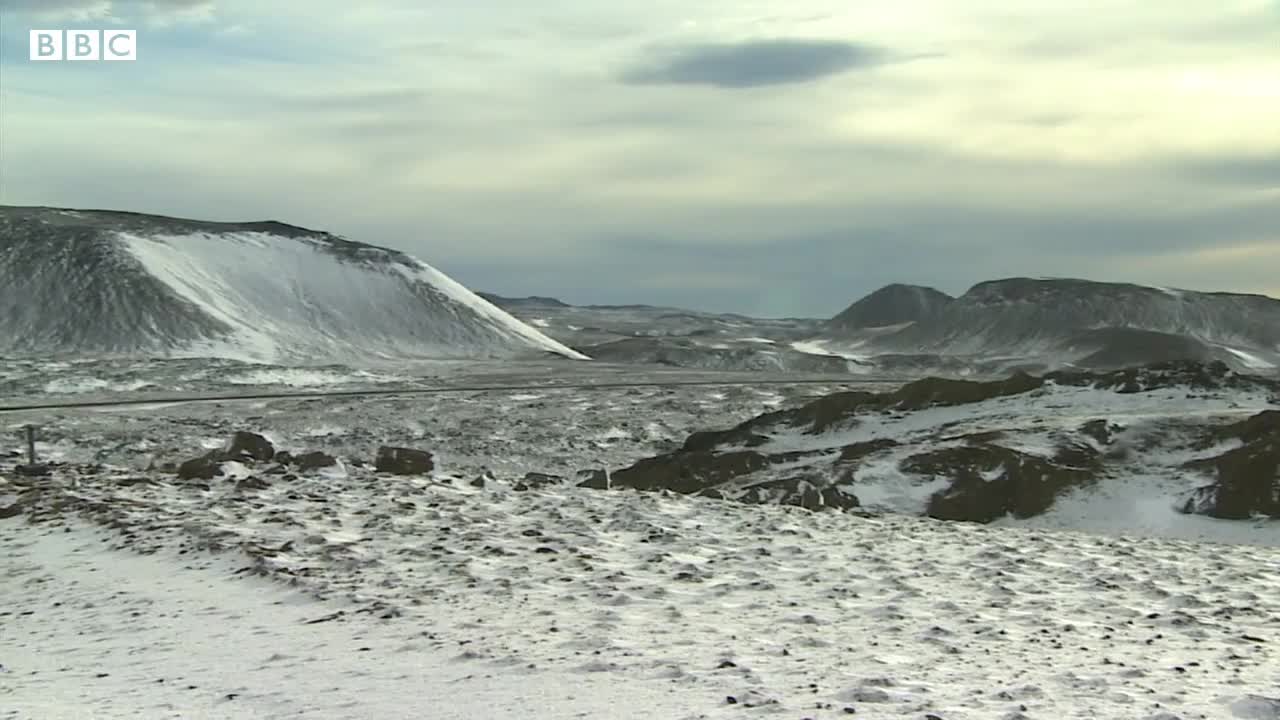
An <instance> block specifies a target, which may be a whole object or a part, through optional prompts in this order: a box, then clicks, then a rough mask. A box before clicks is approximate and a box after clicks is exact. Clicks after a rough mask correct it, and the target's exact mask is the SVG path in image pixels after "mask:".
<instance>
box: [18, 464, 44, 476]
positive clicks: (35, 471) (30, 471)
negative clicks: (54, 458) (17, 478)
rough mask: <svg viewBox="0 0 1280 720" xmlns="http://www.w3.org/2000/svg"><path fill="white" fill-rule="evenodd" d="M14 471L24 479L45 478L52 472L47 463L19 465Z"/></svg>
mask: <svg viewBox="0 0 1280 720" xmlns="http://www.w3.org/2000/svg"><path fill="white" fill-rule="evenodd" d="M13 471H14V472H15V473H17V474H19V475H22V476H23V477H44V476H46V475H48V474H49V473H50V472H51V470H50V468H49V465H48V464H46V463H36V464H34V465H19V466H17V467H15V468H14V469H13Z"/></svg>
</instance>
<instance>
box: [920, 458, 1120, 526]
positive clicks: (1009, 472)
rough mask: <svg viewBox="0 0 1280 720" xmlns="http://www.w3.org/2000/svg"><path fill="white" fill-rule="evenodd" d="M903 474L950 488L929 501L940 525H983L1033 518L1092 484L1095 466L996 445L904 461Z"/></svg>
mask: <svg viewBox="0 0 1280 720" xmlns="http://www.w3.org/2000/svg"><path fill="white" fill-rule="evenodd" d="M900 467H901V469H902V470H903V471H904V472H908V473H912V474H916V475H925V476H930V477H934V478H937V477H943V478H949V479H950V480H951V486H950V487H949V488H947V489H945V490H942V491H939V492H937V493H935V494H934V495H933V497H931V498H930V499H929V505H928V509H927V514H928V516H929V517H933V518H937V519H939V520H961V521H968V522H979V523H988V522H992V521H994V520H998V519H999V518H1002V517H1004V516H1006V515H1013V516H1014V517H1017V518H1029V517H1035V516H1036V515H1039V514H1041V513H1043V512H1045V511H1046V510H1048V509H1049V508H1050V507H1052V506H1053V502H1054V500H1055V499H1056V498H1057V497H1058V495H1059V494H1060V493H1062V492H1063V491H1065V490H1068V489H1071V488H1076V487H1083V486H1085V485H1088V484H1090V483H1092V482H1093V481H1094V480H1095V478H1096V476H1097V470H1096V467H1095V466H1093V465H1090V466H1088V467H1079V466H1077V465H1075V464H1072V463H1067V462H1062V461H1060V460H1057V459H1055V460H1049V459H1046V458H1042V457H1039V456H1036V455H1029V454H1026V453H1021V452H1018V451H1016V450H1010V449H1008V448H1003V447H999V446H996V445H970V446H962V447H951V448H944V449H941V450H935V451H932V452H927V453H923V454H920V455H915V456H912V457H910V458H907V459H906V460H904V461H903V462H902V463H901V466H900Z"/></svg>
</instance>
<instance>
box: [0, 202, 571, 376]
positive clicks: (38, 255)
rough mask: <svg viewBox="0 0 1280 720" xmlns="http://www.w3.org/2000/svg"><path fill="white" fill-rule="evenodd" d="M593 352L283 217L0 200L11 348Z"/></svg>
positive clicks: (416, 267)
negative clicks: (199, 217) (232, 219)
mask: <svg viewBox="0 0 1280 720" xmlns="http://www.w3.org/2000/svg"><path fill="white" fill-rule="evenodd" d="M545 353H555V354H559V355H562V356H565V357H571V358H575V359H583V358H584V357H585V356H583V355H582V354H580V353H577V352H575V351H573V350H571V349H569V348H568V347H566V346H565V345H563V344H561V343H559V342H556V341H555V340H552V339H551V338H549V337H547V336H546V335H543V334H542V333H540V332H539V331H537V330H536V329H534V328H532V327H530V326H528V325H526V324H524V323H522V322H520V321H519V320H517V319H515V318H514V317H512V316H511V315H510V314H508V313H507V312H505V311H503V310H501V309H499V308H497V307H496V306H494V305H493V304H492V303H490V302H488V301H486V300H484V299H482V298H480V297H479V296H477V295H476V294H475V293H473V292H471V291H470V290H468V289H466V288H465V287H463V286H462V285H460V284H459V283H457V282H456V281H454V280H452V279H451V278H449V277H448V276H446V275H444V274H443V273H441V272H440V271H438V270H436V269H435V268H433V267H431V266H430V265H428V264H426V263H425V262H422V261H420V260H417V259H415V258H413V257H410V256H408V255H406V254H404V253H400V252H397V251H394V250H388V249H386V248H381V247H376V246H372V245H365V244H362V243H357V242H352V241H349V240H346V239H343V238H340V237H336V236H334V235H330V234H328V233H323V232H317V231H312V230H306V229H303V228H298V227H293V226H289V225H283V224H280V223H274V222H264V223H236V224H232V223H210V222H202V221H196V220H183V219H175V218H165V217H158V216H151V215H140V214H134V213H121V212H111V211H99V210H63V209H54V208H29V207H0V354H3V355H10V356H15V355H16V356H30V355H41V356H49V355H58V356H76V355H94V354H114V355H133V356H138V355H143V356H147V355H169V356H183V355H186V356H192V355H195V356H213V357H230V358H238V359H247V360H254V361H269V362H282V361H292V362H302V361H306V362H317V361H319V362H333V361H351V360H356V359H359V358H467V357H511V356H517V355H523V354H545Z"/></svg>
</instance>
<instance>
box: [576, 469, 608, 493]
mask: <svg viewBox="0 0 1280 720" xmlns="http://www.w3.org/2000/svg"><path fill="white" fill-rule="evenodd" d="M576 477H577V479H578V487H580V488H589V489H591V490H608V489H609V475H608V473H606V472H605V471H604V470H602V469H600V468H596V469H593V470H579V471H578V472H577V475H576Z"/></svg>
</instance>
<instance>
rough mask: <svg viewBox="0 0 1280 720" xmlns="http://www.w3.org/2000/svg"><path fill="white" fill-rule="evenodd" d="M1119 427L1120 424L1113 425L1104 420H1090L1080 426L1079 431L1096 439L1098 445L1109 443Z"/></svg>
mask: <svg viewBox="0 0 1280 720" xmlns="http://www.w3.org/2000/svg"><path fill="white" fill-rule="evenodd" d="M1119 429H1120V426H1118V425H1113V424H1112V423H1109V422H1107V421H1106V420H1090V421H1089V422H1087V423H1085V424H1084V425H1081V426H1080V432H1082V433H1084V434H1085V435H1088V436H1089V437H1091V438H1093V439H1094V440H1097V441H1098V444H1099V445H1110V444H1111V441H1112V440H1114V439H1115V433H1116V431H1117V430H1119Z"/></svg>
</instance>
